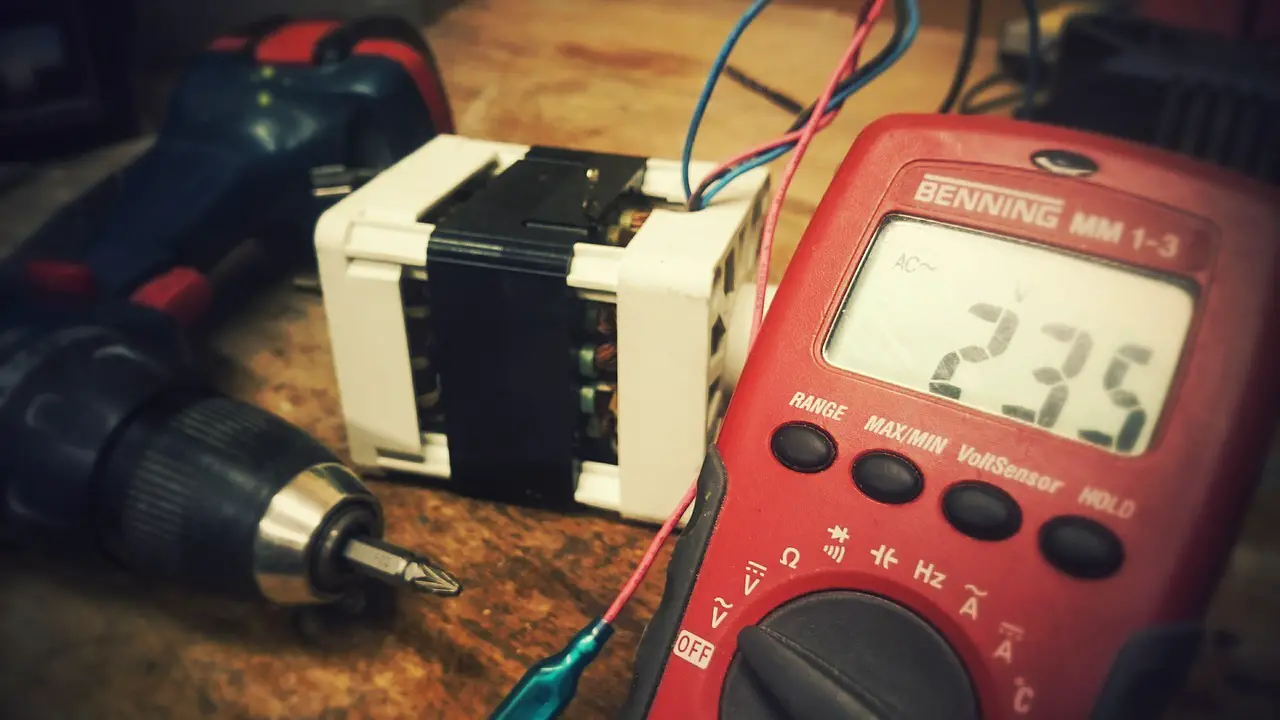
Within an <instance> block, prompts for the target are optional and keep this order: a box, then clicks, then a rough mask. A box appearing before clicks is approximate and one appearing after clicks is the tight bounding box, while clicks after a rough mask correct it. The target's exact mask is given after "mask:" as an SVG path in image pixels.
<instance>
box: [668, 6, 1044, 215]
mask: <svg viewBox="0 0 1280 720" xmlns="http://www.w3.org/2000/svg"><path fill="white" fill-rule="evenodd" d="M1027 2H1033V0H1027ZM906 5H907V25H906V29H905V30H904V31H903V33H902V42H901V43H899V44H898V47H896V48H894V50H893V53H892V54H890V55H889V56H888V57H886V58H885V61H884V62H883V63H881V64H880V65H877V66H876V67H874V68H872V69H871V71H870V72H868V73H867V74H866V75H864V76H862V78H860V79H859V80H858V81H857V82H854V83H853V84H852V85H850V86H849V87H847V88H845V89H844V90H841V91H840V92H838V93H836V94H835V95H833V96H832V97H831V102H829V103H827V112H831V111H832V110H836V109H838V108H839V107H840V106H841V105H843V104H844V102H845V100H848V99H849V97H850V96H852V95H853V94H854V93H856V92H858V91H859V90H861V89H862V88H864V87H866V85H867V83H869V82H871V81H872V80H875V79H876V78H877V77H879V76H880V75H881V74H882V73H883V72H884V71H885V70H888V69H889V66H891V65H893V64H894V63H896V62H898V60H899V59H900V58H901V57H902V56H903V54H904V53H906V52H907V49H908V48H910V47H911V44H912V43H913V42H915V39H916V35H917V34H919V31H920V7H919V5H918V4H917V3H916V0H907V3H906ZM793 147H795V143H788V144H786V145H780V146H778V147H776V148H774V149H772V150H770V151H769V152H766V153H764V154H761V155H757V156H756V157H754V158H752V159H750V160H747V161H746V162H744V163H742V164H741V165H737V166H735V167H734V168H733V169H732V170H730V171H729V172H727V173H725V174H724V176H723V177H721V178H720V179H719V180H717V181H715V182H714V183H712V184H711V185H710V186H709V187H708V188H707V189H706V191H705V192H703V193H702V196H701V197H699V198H694V199H695V200H697V201H698V202H697V205H696V207H695V208H694V209H695V210H696V209H698V208H702V207H705V206H706V204H707V203H708V202H710V201H711V198H713V197H715V196H716V194H717V193H719V192H720V191H721V190H724V189H725V187H726V186H728V185H729V183H731V182H733V181H734V180H736V179H737V178H739V177H741V176H742V175H743V174H744V173H748V172H750V171H752V170H754V169H756V168H758V167H760V166H761V165H768V164H769V163H771V162H773V161H774V160H777V159H778V158H780V157H782V156H783V155H786V154H787V153H789V152H791V148H793ZM686 193H687V194H691V193H688V192H687V191H686Z"/></svg>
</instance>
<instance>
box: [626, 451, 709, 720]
mask: <svg viewBox="0 0 1280 720" xmlns="http://www.w3.org/2000/svg"><path fill="white" fill-rule="evenodd" d="M728 487H729V476H728V474H727V473H726V472H725V469H724V462H723V461H722V460H721V459H720V452H719V451H718V450H716V448H715V446H714V445H712V446H711V447H710V448H708V450H707V457H706V459H704V460H703V462H702V472H700V473H699V474H698V496H697V498H696V499H695V500H694V504H693V515H692V516H690V519H689V523H688V524H687V525H685V528H684V530H683V531H682V532H681V533H680V540H679V541H678V542H676V547H675V549H674V550H673V551H672V552H671V562H670V564H668V565H667V583H666V585H665V586H663V589H662V602H661V603H659V604H658V610H657V612H655V613H654V614H653V617H652V618H650V620H649V624H648V625H647V626H646V627H645V629H644V635H642V636H641V637H640V645H639V647H638V648H637V649H636V659H635V663H633V666H632V667H633V670H634V672H635V677H634V678H632V680H631V691H630V693H628V695H627V703H626V705H624V706H623V708H622V712H621V713H619V715H618V717H619V718H621V719H622V720H644V718H645V717H646V716H647V715H648V714H649V705H650V704H651V703H652V702H653V697H654V695H655V694H657V692H658V683H659V681H661V680H662V673H663V672H664V671H665V670H666V667H667V658H669V657H671V645H672V643H674V642H675V640H676V631H677V630H678V629H679V628H680V622H681V621H682V620H684V611H685V608H686V606H688V604H689V596H690V595H692V594H693V586H694V583H696V582H697V579H698V571H699V570H700V569H701V568H702V557H703V554H704V553H705V552H706V550H707V543H708V542H710V541H711V531H712V530H713V529H714V528H715V525H716V517H717V516H719V514H720V505H721V503H723V502H724V496H725V492H727V490H728Z"/></svg>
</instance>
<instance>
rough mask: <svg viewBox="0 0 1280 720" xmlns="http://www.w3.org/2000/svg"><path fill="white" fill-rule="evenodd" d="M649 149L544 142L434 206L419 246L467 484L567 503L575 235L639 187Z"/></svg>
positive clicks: (506, 495)
mask: <svg viewBox="0 0 1280 720" xmlns="http://www.w3.org/2000/svg"><path fill="white" fill-rule="evenodd" d="M644 168H645V161H644V160H643V159H641V158H632V157H624V156H617V155H600V154H593V153H584V152H572V151H567V150H556V149H549V148H533V149H532V150H530V151H529V152H528V153H527V154H526V156H525V157H524V159H522V160H520V161H518V162H516V163H515V164H513V165H512V166H511V167H509V168H507V169H506V171H504V172H502V173H501V174H499V175H497V176H495V177H493V178H492V179H491V180H490V181H489V182H488V183H487V184H486V185H484V186H483V187H481V188H479V189H478V190H477V191H476V192H475V194H474V195H472V196H471V197H470V198H468V199H467V200H466V201H465V202H463V203H462V204H460V205H459V206H457V207H455V208H453V209H452V210H451V211H450V212H449V213H448V214H447V215H446V216H445V217H442V218H441V219H440V221H439V224H437V225H436V229H435V232H434V233H433V234H432V239H431V244H430V246H429V247H428V251H427V253H428V254H427V275H428V277H429V278H430V284H431V289H430V294H431V317H432V329H433V332H434V334H435V340H436V348H437V352H436V353H435V356H434V359H436V360H437V361H438V367H439V375H440V388H441V393H442V396H441V402H442V405H443V410H444V417H445V427H446V431H447V433H448V438H449V464H450V473H451V479H452V481H453V482H454V483H456V484H457V486H458V487H459V488H460V489H462V490H463V491H464V492H468V493H471V494H475V495H479V496H482V497H488V498H494V499H500V500H506V501H515V502H525V503H533V504H549V505H565V504H568V503H570V502H572V500H573V494H574V489H575V488H574V467H573V461H574V453H573V451H574V433H575V430H576V429H577V427H578V419H579V417H578V409H577V404H576V397H575V387H574V377H575V375H574V366H573V362H572V359H571V357H570V356H569V353H568V352H566V350H567V348H569V347H571V346H572V332H573V329H574V328H576V327H577V325H578V322H579V321H578V318H580V317H581V316H582V311H581V307H580V304H579V302H578V301H577V300H576V299H575V298H574V296H573V294H572V292H571V291H570V290H569V288H568V287H567V285H566V283H565V278H566V276H567V275H568V273H569V263H570V261H571V260H572V257H573V246H574V244H575V243H579V242H594V241H597V240H598V234H599V233H598V231H599V226H600V224H601V223H600V221H601V218H602V217H603V215H604V213H605V211H606V210H607V208H608V207H610V206H612V205H613V204H614V203H615V202H617V200H618V199H619V197H620V196H621V195H622V194H623V193H624V192H632V191H638V189H639V183H640V182H641V181H642V180H643V176H644Z"/></svg>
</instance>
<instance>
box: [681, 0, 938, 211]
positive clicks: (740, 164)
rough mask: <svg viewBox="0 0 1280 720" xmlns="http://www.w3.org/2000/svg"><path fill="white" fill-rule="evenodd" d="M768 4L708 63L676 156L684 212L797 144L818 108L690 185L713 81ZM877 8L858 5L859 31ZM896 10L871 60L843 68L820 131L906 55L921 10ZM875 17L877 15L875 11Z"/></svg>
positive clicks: (754, 10) (910, 0) (754, 8)
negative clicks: (886, 37) (885, 40)
mask: <svg viewBox="0 0 1280 720" xmlns="http://www.w3.org/2000/svg"><path fill="white" fill-rule="evenodd" d="M769 2H770V0H755V2H753V3H752V4H751V6H750V7H749V8H747V10H746V12H744V13H743V14H742V17H741V18H739V19H738V22H737V24H735V25H734V27H733V29H732V30H731V31H730V33H729V36H728V38H726V39H725V42H724V45H723V47H721V48H720V52H719V54H718V55H717V56H716V59H715V62H714V63H712V66H711V72H710V73H709V74H708V76H707V81H706V84H705V85H704V86H703V88H702V94H701V95H700V96H699V98H698V103H697V105H696V106H695V107H694V112H693V118H692V120H691V121H690V124H689V132H688V134H687V135H686V136H685V143H684V150H683V152H682V153H681V164H682V170H681V173H682V174H681V179H682V181H683V184H684V191H685V196H686V197H687V198H688V203H689V208H690V209H692V210H697V209H700V208H702V207H704V206H705V205H706V203H707V202H709V201H710V200H711V198H713V197H714V196H715V195H716V194H717V193H719V192H720V191H721V190H723V189H724V188H725V187H726V186H727V185H729V183H731V182H733V181H734V180H735V179H736V178H737V177H739V176H740V175H742V174H743V173H746V172H749V171H750V170H753V169H755V168H757V167H760V166H761V165H766V164H768V163H770V162H772V161H774V160H776V159H778V158H780V157H782V156H783V155H785V154H787V153H788V152H790V151H791V150H792V149H793V148H794V147H795V145H796V142H797V141H798V140H799V136H800V133H801V129H802V128H803V127H804V126H805V124H806V123H807V122H808V121H809V119H810V118H811V117H812V114H813V112H814V108H815V106H816V104H817V103H815V104H814V105H811V106H809V107H808V108H807V109H805V111H804V112H802V113H800V114H799V115H798V116H797V117H796V119H795V122H793V123H792V124H791V127H790V128H788V130H787V132H786V133H785V134H784V135H782V136H781V137H779V138H776V139H774V140H772V141H770V142H767V143H764V144H762V145H759V146H757V147H754V148H751V149H750V150H747V151H746V152H744V153H741V154H739V155H737V156H735V157H733V158H731V159H729V160H728V161H726V162H725V163H723V164H721V165H720V166H719V167H717V168H716V169H715V170H713V171H712V172H711V173H710V174H709V175H707V176H706V177H705V178H703V180H702V181H701V183H699V185H698V187H697V188H693V187H692V184H691V182H690V178H689V163H690V159H691V157H692V155H693V144H694V141H695V139H696V138H697V134H698V129H699V127H700V125H701V124H702V117H703V115H704V114H705V113H706V109H707V104H708V103H709V101H710V99H711V93H712V91H714V90H715V86H716V83H717V82H718V81H719V79H720V76H721V74H722V73H723V72H724V69H725V66H726V65H727V64H728V61H729V54H730V53H731V52H732V51H733V48H734V46H735V45H737V43H738V40H739V39H740V38H741V37H742V35H743V33H744V32H745V31H746V29H747V27H748V26H749V25H750V24H751V23H752V22H753V21H754V20H755V19H756V16H758V15H759V14H760V12H761V11H763V10H764V8H765V7H766V6H768V5H769ZM881 5H882V3H880V2H874V1H873V2H868V3H867V4H866V5H865V6H864V7H863V10H862V12H861V13H860V14H859V20H858V26H859V28H861V27H864V26H867V25H868V24H869V22H870V21H873V20H874V18H873V17H872V8H876V7H879V6H881ZM895 6H896V8H897V9H896V16H897V17H896V22H895V24H894V32H893V37H891V38H890V40H889V42H888V43H887V44H886V45H885V47H884V48H883V49H882V50H881V51H880V52H879V53H878V54H877V55H876V56H875V57H874V58H872V59H871V61H870V62H868V63H866V64H865V65H863V66H861V67H856V68H855V67H852V66H850V67H849V68H847V72H846V73H845V74H844V75H842V77H841V79H840V81H839V82H838V84H837V85H836V87H835V89H834V91H833V92H832V93H831V98H830V100H829V102H827V103H826V104H825V105H824V109H823V114H822V117H821V118H820V119H819V123H820V126H819V129H822V128H825V127H826V126H827V125H829V124H830V123H831V121H832V120H834V119H835V116H836V113H837V112H838V111H839V109H840V108H841V106H843V105H844V103H845V101H846V100H848V99H849V98H850V97H851V96H852V95H853V94H854V93H856V92H858V91H859V90H861V89H862V88H863V87H865V86H866V85H867V84H868V83H870V82H871V81H872V80H874V79H876V78H877V77H879V76H880V75H881V74H882V73H883V72H884V71H885V70H887V69H888V68H889V67H890V66H891V65H893V64H894V63H895V62H897V61H898V60H899V59H900V58H901V57H902V55H903V54H905V53H906V51H907V49H908V48H909V47H910V46H911V44H912V42H914V41H915V38H916V35H917V34H918V32H919V29H920V11H919V7H918V5H917V3H916V0H896V1H895ZM876 14H878V11H876ZM859 45H861V43H859ZM856 54H857V53H856V52H855V62H854V63H853V65H857V63H856Z"/></svg>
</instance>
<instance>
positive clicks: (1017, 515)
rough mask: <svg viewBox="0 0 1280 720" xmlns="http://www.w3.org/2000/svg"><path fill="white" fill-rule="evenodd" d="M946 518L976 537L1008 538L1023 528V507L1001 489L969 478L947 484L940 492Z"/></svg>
mask: <svg viewBox="0 0 1280 720" xmlns="http://www.w3.org/2000/svg"><path fill="white" fill-rule="evenodd" d="M942 514H943V515H945V516H946V518H947V522H949V523H951V526H952V527H954V528H955V529H957V530H959V531H960V532H962V533H964V534H965V535H968V536H969V537H971V538H974V539H975V540H1007V539H1009V538H1011V537H1013V536H1014V535H1016V534H1017V533H1018V530H1020V529H1022V508H1020V507H1018V503H1017V501H1016V500H1014V499H1013V497H1011V496H1010V495H1009V493H1007V492H1005V491H1004V490H1002V489H1000V488H998V487H996V486H995V485H992V484H990V483H984V482H979V481H977V480H969V481H966V482H962V483H956V484H955V485H952V486H951V487H950V488H947V491H946V493H944V494H943V496H942Z"/></svg>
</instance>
